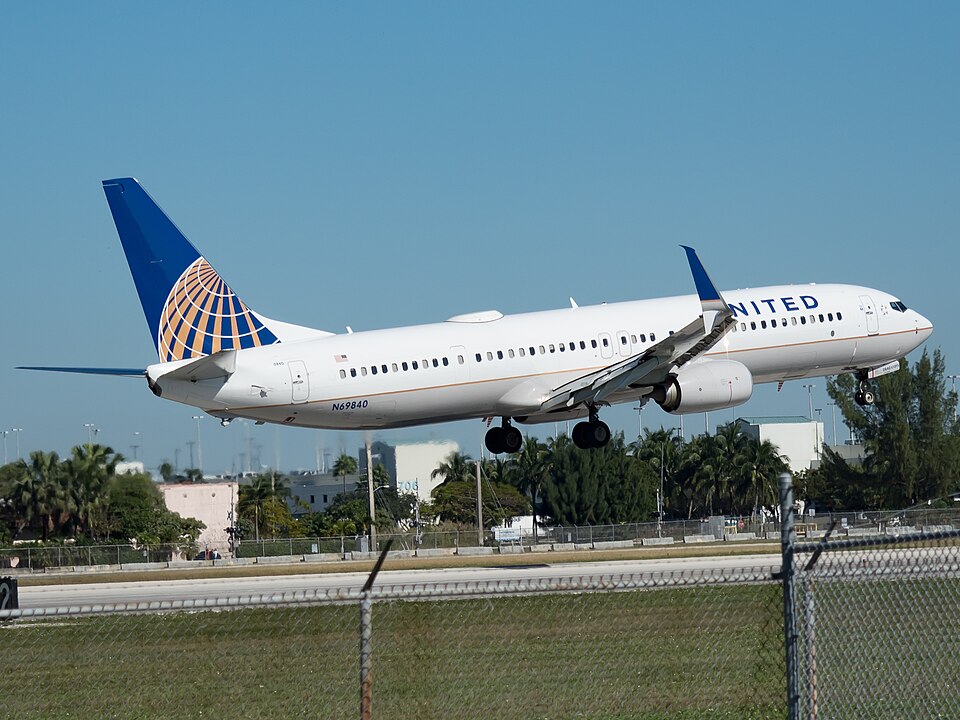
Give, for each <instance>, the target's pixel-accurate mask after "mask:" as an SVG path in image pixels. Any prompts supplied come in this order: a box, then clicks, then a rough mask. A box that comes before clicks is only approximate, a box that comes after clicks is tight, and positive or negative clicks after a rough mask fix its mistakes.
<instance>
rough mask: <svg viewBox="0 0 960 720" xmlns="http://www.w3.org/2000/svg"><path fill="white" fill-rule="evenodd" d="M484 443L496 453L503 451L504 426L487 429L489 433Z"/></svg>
mask: <svg viewBox="0 0 960 720" xmlns="http://www.w3.org/2000/svg"><path fill="white" fill-rule="evenodd" d="M483 444H484V445H486V446H487V450H489V451H490V452H491V453H492V454H494V455H499V454H500V453H502V452H503V451H504V442H503V428H501V427H492V428H490V429H489V430H487V434H486V435H485V436H484V438H483Z"/></svg>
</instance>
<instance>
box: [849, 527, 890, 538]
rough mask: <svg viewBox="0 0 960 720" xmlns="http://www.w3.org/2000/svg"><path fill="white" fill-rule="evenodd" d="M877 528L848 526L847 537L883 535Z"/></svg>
mask: <svg viewBox="0 0 960 720" xmlns="http://www.w3.org/2000/svg"><path fill="white" fill-rule="evenodd" d="M882 534H883V533H881V532H880V531H879V530H877V528H872V527H870V528H847V537H874V536H876V535H882Z"/></svg>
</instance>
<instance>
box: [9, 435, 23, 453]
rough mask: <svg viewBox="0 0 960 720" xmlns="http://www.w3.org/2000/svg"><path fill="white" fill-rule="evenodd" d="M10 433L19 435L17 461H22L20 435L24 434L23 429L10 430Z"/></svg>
mask: <svg viewBox="0 0 960 720" xmlns="http://www.w3.org/2000/svg"><path fill="white" fill-rule="evenodd" d="M10 432H12V433H16V434H17V460H19V459H20V433H22V432H23V428H10Z"/></svg>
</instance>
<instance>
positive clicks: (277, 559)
mask: <svg viewBox="0 0 960 720" xmlns="http://www.w3.org/2000/svg"><path fill="white" fill-rule="evenodd" d="M298 562H303V555H271V556H270V557H258V558H257V565H289V564H290V563H298Z"/></svg>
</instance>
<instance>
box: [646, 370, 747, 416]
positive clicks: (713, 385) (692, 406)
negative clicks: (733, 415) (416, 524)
mask: <svg viewBox="0 0 960 720" xmlns="http://www.w3.org/2000/svg"><path fill="white" fill-rule="evenodd" d="M751 395H753V375H752V374H751V373H750V370H749V369H748V368H747V366H746V365H744V364H743V363H739V362H736V361H735V360H696V361H694V362H692V363H690V364H689V365H687V366H686V367H684V368H681V369H680V371H679V372H678V373H677V374H676V375H674V376H672V377H671V378H670V379H669V380H668V381H667V382H666V383H665V384H663V385H659V386H657V387H655V388H654V389H653V392H652V393H651V394H650V397H651V398H653V400H654V401H655V402H656V403H657V404H658V405H659V406H660V407H662V408H663V409H664V410H666V411H667V412H668V413H672V414H674V415H682V414H684V413H697V412H710V411H711V410H720V409H722V408H729V407H735V406H736V405H742V404H743V403H745V402H746V401H747V400H749V399H750V396H751Z"/></svg>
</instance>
